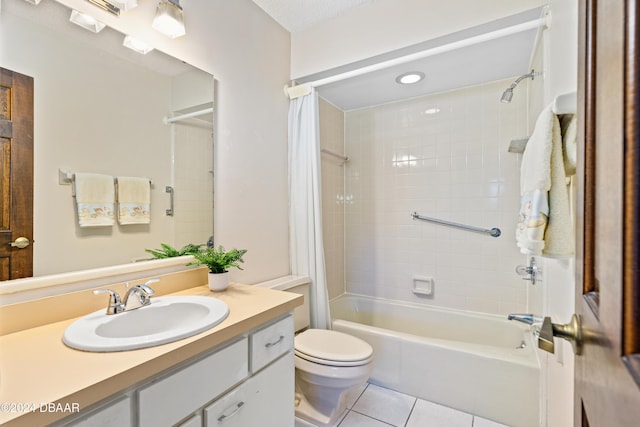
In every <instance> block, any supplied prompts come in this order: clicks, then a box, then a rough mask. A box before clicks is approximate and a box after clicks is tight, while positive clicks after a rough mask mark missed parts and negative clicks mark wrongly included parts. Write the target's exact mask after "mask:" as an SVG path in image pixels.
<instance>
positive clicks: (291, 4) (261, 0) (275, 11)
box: [253, 0, 375, 33]
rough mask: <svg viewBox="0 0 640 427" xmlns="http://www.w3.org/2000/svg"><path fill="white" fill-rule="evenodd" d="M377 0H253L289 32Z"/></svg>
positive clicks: (302, 28)
mask: <svg viewBox="0 0 640 427" xmlns="http://www.w3.org/2000/svg"><path fill="white" fill-rule="evenodd" d="M374 1H375V0H253V2H254V3H255V4H257V5H258V6H260V8H261V9H262V10H264V11H265V12H266V13H267V14H269V15H270V16H271V17H272V18H273V19H275V20H276V21H277V22H278V23H279V24H280V25H282V26H283V27H284V28H286V29H287V30H288V31H289V32H291V33H293V32H296V31H300V30H304V29H306V28H308V27H311V26H312V25H314V24H316V23H318V22H321V21H324V20H326V19H331V18H333V17H336V16H338V15H341V14H342V13H344V12H346V11H347V10H349V9H353V8H354V7H358V6H362V5H365V4H370V3H373V2H374Z"/></svg>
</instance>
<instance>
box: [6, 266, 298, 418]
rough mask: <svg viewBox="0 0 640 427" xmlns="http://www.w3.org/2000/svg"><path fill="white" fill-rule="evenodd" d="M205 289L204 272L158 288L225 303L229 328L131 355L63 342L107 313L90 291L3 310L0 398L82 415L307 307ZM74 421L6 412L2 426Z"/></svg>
mask: <svg viewBox="0 0 640 427" xmlns="http://www.w3.org/2000/svg"><path fill="white" fill-rule="evenodd" d="M136 282H137V281H136ZM205 283H206V269H197V270H194V271H190V272H182V273H173V274H169V275H166V276H163V277H162V280H161V282H159V283H156V284H155V285H157V286H154V289H156V293H157V295H163V294H171V295H204V296H212V297H216V298H219V299H220V300H222V301H224V302H226V303H227V304H228V306H229V309H230V314H229V317H228V318H227V319H226V320H225V321H224V322H222V323H221V324H219V325H217V326H215V327H214V328H212V329H210V330H208V331H206V332H203V333H200V334H198V335H195V336H193V337H189V338H185V339H183V340H180V341H176V342H173V343H168V344H164V345H161V346H157V347H151V348H146V349H140V350H133V351H125V352H113V353H90V352H83V351H78V350H74V349H71V348H69V347H67V346H65V345H64V344H63V342H62V334H63V332H64V330H65V328H66V327H67V326H68V325H69V324H71V323H72V322H73V321H74V320H75V319H76V318H77V317H79V316H82V315H84V314H87V313H90V312H92V311H95V310H98V309H100V308H102V307H103V306H104V307H106V300H105V299H103V298H96V297H95V296H94V295H93V294H92V293H91V292H92V290H86V291H81V292H77V293H73V294H66V295H61V296H56V297H49V298H45V299H43V300H36V301H31V302H27V303H21V304H16V305H15V306H5V307H0V319H2V322H1V323H2V325H3V334H4V335H3V336H0V348H2V357H1V358H0V378H1V381H0V397H1V398H0V400H1V401H2V402H12V403H16V404H18V403H34V404H36V406H39V405H40V404H41V403H45V404H47V403H56V404H58V403H60V404H62V406H63V407H64V406H65V405H66V404H69V406H71V405H72V404H78V405H79V408H80V410H81V411H82V410H84V409H86V408H89V406H90V405H92V404H94V403H97V402H100V401H102V400H104V399H106V398H109V397H110V396H112V395H114V394H116V393H119V392H122V391H125V390H127V389H129V388H131V387H133V386H135V385H137V384H140V383H141V382H143V381H145V380H147V379H149V378H151V377H153V376H154V375H157V374H159V373H161V372H163V371H165V370H166V369H169V368H172V367H174V366H175V365H177V364H180V363H181V362H184V361H186V360H188V359H190V358H192V357H194V356H197V355H199V354H201V353H203V352H206V351H209V350H211V349H213V348H215V347H217V346H220V345H222V344H225V343H227V342H229V341H230V340H232V339H233V338H235V337H238V336H240V335H242V334H245V333H247V332H248V331H250V330H251V329H254V328H256V327H259V326H260V325H262V324H264V323H267V322H269V321H271V320H272V319H275V318H277V317H279V316H282V315H284V314H286V313H288V312H289V311H291V310H293V309H294V308H295V307H296V306H298V305H300V304H302V299H303V298H302V296H300V295H297V294H292V293H286V292H280V291H274V290H270V289H264V288H259V287H255V286H248V285H243V284H239V283H233V284H231V285H230V286H229V288H228V289H227V290H226V291H225V292H218V293H216V294H215V295H214V294H212V293H211V292H210V291H209V289H208V287H207V286H206V284H205ZM134 284H137V283H134ZM121 287H122V288H123V287H124V284H117V285H114V286H113V287H112V288H114V289H116V290H117V291H120V290H121V289H120V288H121ZM95 300H97V302H96V301H95ZM96 306H97V307H96ZM78 307H81V308H78ZM81 311H82V312H81ZM24 313H29V315H28V316H25V315H24ZM25 317H29V318H31V317H33V318H34V320H32V321H29V319H25ZM5 324H8V326H7V325H5ZM43 385H45V386H44V387H43ZM68 415H73V414H72V413H70V412H39V411H36V412H26V413H16V412H6V411H5V412H0V424H1V425H3V426H4V425H6V426H23V425H24V426H32V425H45V424H49V423H51V422H54V421H56V420H59V419H61V418H63V417H65V416H68Z"/></svg>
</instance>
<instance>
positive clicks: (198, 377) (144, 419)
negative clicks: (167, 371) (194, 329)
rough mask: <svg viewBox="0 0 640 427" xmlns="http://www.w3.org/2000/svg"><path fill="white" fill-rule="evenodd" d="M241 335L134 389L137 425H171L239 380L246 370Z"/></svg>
mask: <svg viewBox="0 0 640 427" xmlns="http://www.w3.org/2000/svg"><path fill="white" fill-rule="evenodd" d="M248 350H249V349H248V342H247V338H242V339H241V340H240V341H237V342H235V343H233V344H231V345H229V346H227V347H225V348H223V349H221V350H218V351H217V352H215V353H213V354H211V355H208V356H206V357H204V358H203V359H200V360H198V361H197V362H194V363H193V364H191V365H189V366H187V367H185V368H183V369H181V370H179V371H177V372H175V373H173V374H171V375H168V376H166V377H163V378H161V379H160V380H158V381H155V382H153V383H152V384H150V385H148V386H146V387H144V388H141V389H140V390H139V391H138V405H139V421H140V427H146V426H149V427H157V426H161V425H173V424H175V423H176V422H178V421H180V420H182V419H184V418H186V417H187V416H188V415H189V414H191V413H193V412H195V411H197V410H198V409H199V408H201V407H202V406H204V404H205V403H207V402H209V401H210V400H212V399H215V398H216V397H217V396H219V395H220V394H222V393H223V392H224V391H226V390H228V389H229V388H231V387H233V386H234V385H235V384H237V383H239V382H240V381H242V380H243V379H244V378H246V377H247V375H248V373H249V369H248V360H247V355H248V352H249V351H248Z"/></svg>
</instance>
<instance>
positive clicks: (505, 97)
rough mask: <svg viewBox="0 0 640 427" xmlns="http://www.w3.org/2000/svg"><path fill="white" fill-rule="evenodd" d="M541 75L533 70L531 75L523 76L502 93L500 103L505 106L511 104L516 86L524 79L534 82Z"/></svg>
mask: <svg viewBox="0 0 640 427" xmlns="http://www.w3.org/2000/svg"><path fill="white" fill-rule="evenodd" d="M539 75H540V73H536V72H535V71H534V70H531V72H530V73H529V74H525V75H523V76H520V77H518V78H517V79H516V81H515V82H513V83H511V86H509V87H508V88H507V89H506V90H505V91H504V92H502V97H501V98H500V102H504V103H505V104H508V103H509V102H511V98H513V89H515V88H516V86H518V83H520V82H521V81H522V80H524V79H531V80H533V79H534V78H535V77H536V76H539Z"/></svg>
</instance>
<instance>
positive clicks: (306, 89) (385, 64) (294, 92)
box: [284, 15, 549, 99]
mask: <svg viewBox="0 0 640 427" xmlns="http://www.w3.org/2000/svg"><path fill="white" fill-rule="evenodd" d="M542 26H545V27H547V28H548V27H549V15H547V16H545V17H543V18H538V19H535V20H533V21H527V22H523V23H521V24H517V25H512V26H510V27H505V28H501V29H499V30H495V31H490V32H488V33H485V34H480V35H477V36H473V37H469V38H467V39H462V40H458V41H456V42H451V43H447V44H444V45H442V46H437V47H433V48H430V49H426V50H423V51H421V52H416V53H412V54H409V55H405V56H402V57H400V58H395V59H390V60H388V61H382V62H379V63H377V64H373V65H368V66H366V67H362V68H358V69H356V70H352V71H347V72H344V73H340V74H336V75H335V76H330V77H326V78H324V79H319V80H316V81H313V82H309V83H302V84H299V85H296V86H293V87H288V86H285V87H284V89H285V93H286V95H287V96H289V98H290V99H295V98H298V97H300V96H304V95H308V94H309V93H311V88H314V87H319V86H324V85H327V84H330V83H335V82H339V81H342V80H346V79H349V78H351V77H357V76H361V75H363V74H367V73H371V72H373V71H378V70H383V69H385V68H389V67H393V66H395V65H401V64H406V63H407V62H411V61H416V60H418V59H424V58H428V57H430V56H434V55H439V54H441V53H445V52H450V51H452V50H456V49H462V48H464V47H468V46H473V45H475V44H479V43H483V42H486V41H490V40H495V39H498V38H501V37H505V36H509V35H512V34H517V33H521V32H523V31H528V30H532V29H534V28H539V27H542Z"/></svg>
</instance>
